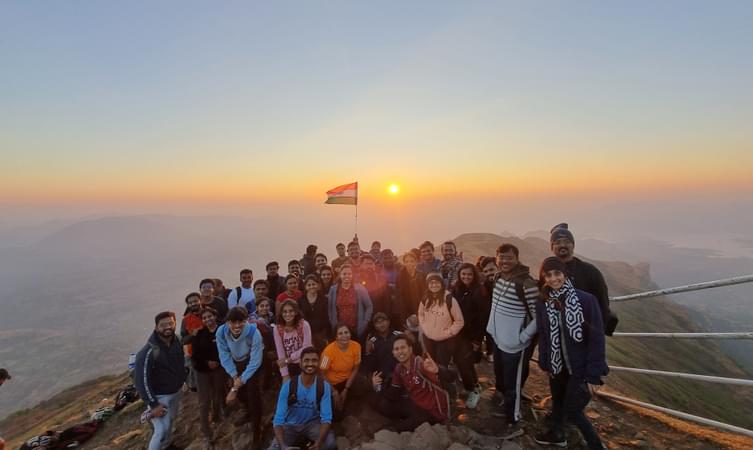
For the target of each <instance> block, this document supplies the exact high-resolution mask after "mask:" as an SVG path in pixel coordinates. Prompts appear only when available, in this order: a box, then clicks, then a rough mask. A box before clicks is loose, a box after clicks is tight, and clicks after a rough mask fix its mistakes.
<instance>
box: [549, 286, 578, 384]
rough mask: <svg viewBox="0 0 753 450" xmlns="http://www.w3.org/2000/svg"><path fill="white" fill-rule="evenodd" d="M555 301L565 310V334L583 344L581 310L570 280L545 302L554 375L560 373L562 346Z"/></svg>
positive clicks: (551, 364)
mask: <svg viewBox="0 0 753 450" xmlns="http://www.w3.org/2000/svg"><path fill="white" fill-rule="evenodd" d="M557 301H559V303H560V304H563V305H564V308H565V326H566V327H567V333H568V334H569V335H570V338H572V339H573V340H574V341H575V342H583V322H584V319H583V308H582V307H581V305H580V300H579V299H578V295H577V294H576V293H575V288H574V287H573V284H572V283H571V282H570V280H569V279H568V280H565V284H563V285H562V287H561V288H559V289H557V290H556V291H555V290H553V291H551V292H550V293H549V299H547V301H546V314H547V317H548V318H549V340H550V344H549V347H550V348H549V364H550V367H551V370H552V374H553V375H556V374H558V373H560V372H561V371H562V346H563V345H565V344H563V343H562V341H561V333H560V327H561V326H562V324H561V323H560V322H561V321H560V318H561V317H560V313H559V310H558V309H557V306H556V304H557Z"/></svg>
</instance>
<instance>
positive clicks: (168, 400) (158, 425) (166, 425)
mask: <svg viewBox="0 0 753 450" xmlns="http://www.w3.org/2000/svg"><path fill="white" fill-rule="evenodd" d="M156 397H157V401H158V402H159V403H160V404H162V405H164V406H166V407H167V414H165V415H164V416H162V417H152V419H151V422H152V426H153V427H154V433H153V434H152V439H151V440H150V441H149V450H164V449H166V448H167V447H168V446H170V444H171V441H172V434H173V421H174V420H175V417H176V416H177V415H178V408H180V391H178V392H176V393H174V394H165V395H157V396H156Z"/></svg>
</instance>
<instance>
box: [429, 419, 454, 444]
mask: <svg viewBox="0 0 753 450" xmlns="http://www.w3.org/2000/svg"><path fill="white" fill-rule="evenodd" d="M431 428H432V429H433V430H434V433H436V435H437V437H438V438H439V447H440V448H443V449H445V448H447V447H449V446H450V445H452V439H450V432H449V431H448V430H447V426H446V425H440V424H436V425H434V426H433V427H431Z"/></svg>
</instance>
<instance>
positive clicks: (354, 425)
mask: <svg viewBox="0 0 753 450" xmlns="http://www.w3.org/2000/svg"><path fill="white" fill-rule="evenodd" d="M340 425H341V428H342V429H343V430H344V431H345V437H347V438H348V440H349V441H350V443H351V444H355V443H358V442H360V441H362V440H363V435H364V433H363V430H362V429H361V422H359V420H358V419H356V418H355V417H354V416H345V418H344V419H343V420H342V422H341V423H340Z"/></svg>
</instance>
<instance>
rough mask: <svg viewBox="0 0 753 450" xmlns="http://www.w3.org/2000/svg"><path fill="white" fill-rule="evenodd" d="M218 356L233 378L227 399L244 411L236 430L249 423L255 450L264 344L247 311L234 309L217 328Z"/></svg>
mask: <svg viewBox="0 0 753 450" xmlns="http://www.w3.org/2000/svg"><path fill="white" fill-rule="evenodd" d="M215 336H216V339H217V352H218V353H219V355H220V364H221V365H222V368H223V369H225V372H227V374H228V375H229V376H230V378H232V380H233V387H232V388H231V389H230V395H229V398H230V399H231V400H232V399H235V398H237V399H238V400H240V402H241V403H243V404H244V406H245V408H246V417H245V418H243V419H242V420H241V421H240V422H238V423H236V424H235V425H236V426H241V425H245V424H246V423H251V425H252V427H253V428H252V431H253V433H254V446H255V447H258V445H259V440H260V439H261V409H262V403H261V393H260V392H259V373H260V371H259V368H260V367H261V361H262V356H263V354H264V342H263V341H262V337H261V333H260V332H259V330H258V329H257V328H256V325H253V324H250V323H248V311H246V308H244V307H242V306H236V307H234V308H232V309H231V310H230V312H228V315H227V322H226V323H225V324H224V325H222V326H221V327H219V328H217V332H216V334H215Z"/></svg>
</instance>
